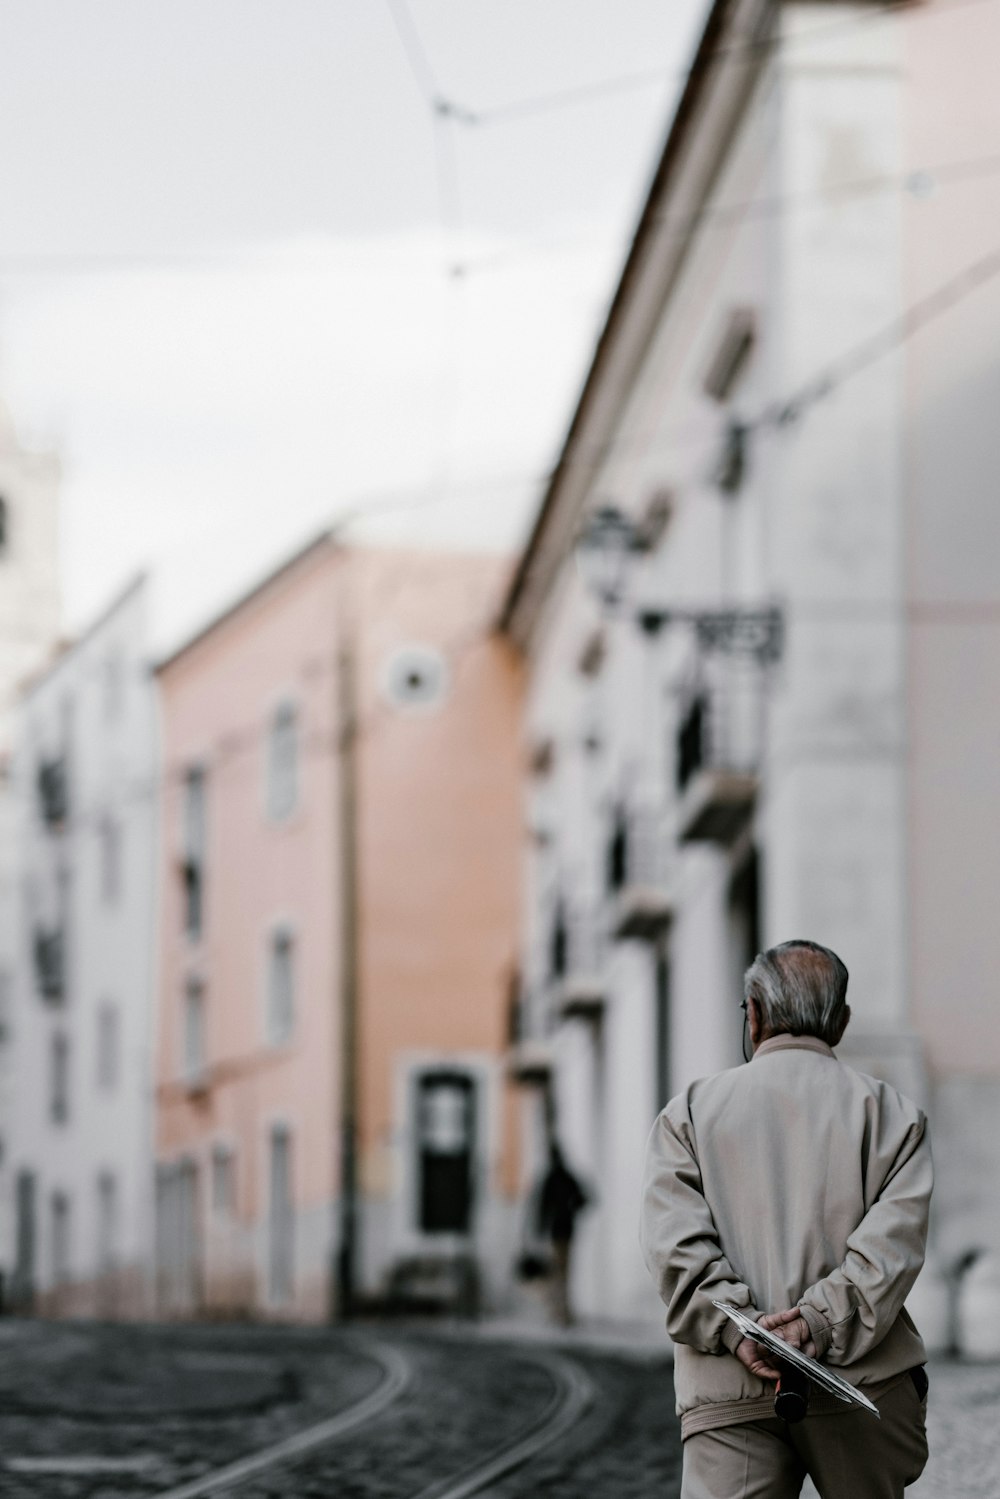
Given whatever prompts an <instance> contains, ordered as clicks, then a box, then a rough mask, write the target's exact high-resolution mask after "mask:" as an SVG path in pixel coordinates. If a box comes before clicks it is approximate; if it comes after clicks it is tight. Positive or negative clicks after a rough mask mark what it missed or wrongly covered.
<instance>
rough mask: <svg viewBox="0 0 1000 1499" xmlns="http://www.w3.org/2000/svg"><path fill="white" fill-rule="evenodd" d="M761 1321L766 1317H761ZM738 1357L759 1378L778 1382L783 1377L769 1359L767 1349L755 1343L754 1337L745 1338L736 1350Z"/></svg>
mask: <svg viewBox="0 0 1000 1499" xmlns="http://www.w3.org/2000/svg"><path fill="white" fill-rule="evenodd" d="M760 1320H761V1321H763V1320H764V1319H763V1318H761V1319H760ZM736 1357H737V1358H738V1359H739V1361H740V1363H741V1364H742V1365H743V1367H744V1368H745V1369H749V1370H750V1373H751V1374H756V1375H757V1377H758V1379H770V1380H771V1381H772V1382H776V1381H777V1380H779V1379H780V1378H781V1374H780V1372H779V1370H777V1369H776V1368H775V1367H774V1365H773V1364H772V1363H771V1361H770V1360H769V1358H768V1356H767V1353H766V1351H765V1350H764V1349H763V1348H762V1347H761V1346H760V1344H759V1343H755V1342H754V1341H753V1339H752V1338H744V1339H743V1342H742V1343H740V1345H739V1347H738V1348H737V1350H736Z"/></svg>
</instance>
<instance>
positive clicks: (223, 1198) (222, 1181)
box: [212, 1145, 236, 1213]
mask: <svg viewBox="0 0 1000 1499" xmlns="http://www.w3.org/2000/svg"><path fill="white" fill-rule="evenodd" d="M235 1206H236V1158H235V1155H234V1153H233V1150H232V1148H231V1147H230V1146H228V1145H216V1146H215V1148H214V1150H213V1151H212V1207H213V1209H214V1211H215V1212H217V1213H231V1212H233V1210H234V1209H235Z"/></svg>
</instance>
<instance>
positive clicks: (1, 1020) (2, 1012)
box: [0, 968, 11, 1047]
mask: <svg viewBox="0 0 1000 1499" xmlns="http://www.w3.org/2000/svg"><path fill="white" fill-rule="evenodd" d="M10 996H11V982H10V974H9V973H8V971H7V969H6V968H0V1047H2V1046H5V1045H6V1043H7V1042H8V1041H9V1040H10Z"/></svg>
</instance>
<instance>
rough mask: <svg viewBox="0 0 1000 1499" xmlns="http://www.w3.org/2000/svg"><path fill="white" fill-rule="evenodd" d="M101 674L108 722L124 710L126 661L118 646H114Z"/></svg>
mask: <svg viewBox="0 0 1000 1499" xmlns="http://www.w3.org/2000/svg"><path fill="white" fill-rule="evenodd" d="M101 675H102V678H103V681H102V686H103V689H104V690H103V696H104V717H105V719H107V720H108V722H114V720H115V719H116V718H118V717H119V716H120V714H121V711H122V703H123V701H124V688H125V661H124V658H123V656H122V652H121V650H120V649H119V648H118V647H117V646H112V648H111V650H110V652H109V654H108V655H107V657H106V658H105V661H104V666H103V667H102V671H101Z"/></svg>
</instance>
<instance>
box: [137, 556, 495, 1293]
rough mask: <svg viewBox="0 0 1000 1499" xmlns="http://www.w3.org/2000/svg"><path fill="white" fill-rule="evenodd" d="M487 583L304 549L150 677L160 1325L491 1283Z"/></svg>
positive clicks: (453, 569) (385, 559) (438, 569)
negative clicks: (156, 683)
mask: <svg viewBox="0 0 1000 1499" xmlns="http://www.w3.org/2000/svg"><path fill="white" fill-rule="evenodd" d="M504 573H505V568H504V566H503V565H501V564H498V563H497V561H496V560H495V559H484V558H468V557H456V556H453V555H448V556H437V555H432V554H428V553H418V554H412V555H411V554H407V555H402V554H399V553H389V552H381V551H380V552H371V553H365V552H356V551H348V550H345V549H343V548H342V547H340V546H339V545H337V544H336V543H335V541H334V540H333V538H332V537H331V536H330V535H325V536H322V537H320V538H319V539H318V540H317V541H316V542H314V543H313V544H312V545H311V546H309V547H307V548H306V549H305V550H304V551H302V552H300V553H299V554H298V555H297V556H295V557H294V558H292V560H291V561H290V562H288V563H287V564H286V565H285V566H283V567H282V568H280V569H279V570H278V571H277V572H275V573H273V574H272V575H271V576H270V577H269V578H268V579H267V580H266V581H265V582H264V583H262V584H261V585H260V586H259V587H257V588H256V589H255V590H254V591H253V592H252V593H250V594H249V595H248V596H246V597H245V598H243V599H242V600H241V601H240V602H239V603H238V604H236V605H235V606H234V607H233V608H231V609H230V610H228V611H227V612H226V613H225V614H223V615H222V616H221V617H220V618H219V619H217V620H216V621H215V622H214V623H213V624H212V625H210V626H209V627H208V628H207V629H206V630H204V631H203V632H202V633H201V634H200V635H199V636H197V638H196V639H194V640H192V641H191V642H189V643H188V644H187V645H186V646H185V647H184V648H183V649H181V650H180V651H178V652H177V653H176V654H175V655H174V656H172V657H171V658H170V659H169V660H168V661H166V662H164V663H163V664H162V666H161V667H160V671H159V680H160V687H161V694H162V711H163V740H164V764H165V781H164V785H165V790H164V797H163V816H164V826H163V834H162V850H163V852H162V861H163V867H162V900H161V911H162V915H161V931H160V955H159V973H160V1026H159V1038H158V1046H157V1160H158V1166H157V1203H158V1214H157V1220H158V1298H159V1305H160V1308H161V1310H163V1311H164V1312H170V1313H193V1312H197V1311H201V1310H212V1311H216V1312H230V1313H234V1314H235V1313H238V1312H246V1311H254V1312H255V1313H271V1314H273V1315H277V1316H293V1317H300V1318H313V1319H319V1318H322V1317H324V1316H325V1315H327V1313H328V1312H329V1311H330V1310H331V1308H333V1307H335V1306H336V1304H337V1302H338V1299H339V1297H340V1295H341V1294H342V1293H343V1291H344V1290H345V1287H349V1286H352V1287H353V1291H354V1293H355V1294H357V1295H358V1296H370V1295H382V1294H385V1293H386V1292H387V1291H391V1290H394V1291H395V1292H396V1293H397V1294H403V1293H404V1292H406V1291H407V1289H409V1290H410V1291H411V1292H412V1291H413V1290H414V1289H415V1288H416V1287H417V1283H418V1281H420V1282H422V1284H423V1288H424V1290H425V1291H426V1290H427V1289H428V1284H429V1279H430V1283H431V1288H432V1289H433V1288H434V1287H435V1286H436V1288H437V1289H438V1290H440V1291H441V1292H442V1294H445V1293H448V1292H449V1291H450V1292H454V1291H455V1290H456V1288H457V1287H458V1285H459V1283H463V1284H465V1285H469V1284H471V1283H474V1281H475V1279H476V1278H477V1277H478V1278H480V1279H481V1281H482V1283H483V1287H484V1291H485V1294H486V1295H487V1296H488V1297H489V1296H491V1295H492V1296H494V1297H495V1296H496V1295H497V1294H498V1293H499V1291H500V1289H501V1287H502V1285H503V1283H504V1282H505V1281H506V1279H507V1278H508V1276H509V1264H510V1257H511V1253H512V1242H513V1236H514V1235H513V1226H512V1225H513V1219H514V1205H513V1193H514V1187H515V1181H516V1163H515V1161H514V1159H513V1131H512V1122H513V1121H512V1113H511V1100H510V1098H509V1097H508V1094H507V1091H506V1086H505V1083H504V1073H503V1050H504V1045H505V1039H506V1024H507V1004H508V994H509V990H510V980H511V971H512V965H513V960H514V949H515V942H516V919H517V903H518V874H517V870H518V845H519V841H520V816H519V792H518V766H517V724H518V709H519V692H520V683H519V677H518V672H517V668H516V666H515V664H514V661H513V659H512V657H511V655H510V654H509V653H508V650H507V648H506V646H505V645H504V643H503V642H501V641H500V640H498V639H497V637H496V636H494V635H492V634H491V633H490V629H489V621H490V619H491V617H492V616H491V610H493V609H494V607H495V601H496V597H497V592H498V590H499V589H500V588H501V587H502V583H503V576H504ZM435 1277H436V1279H435ZM428 1278H429V1279H428Z"/></svg>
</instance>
